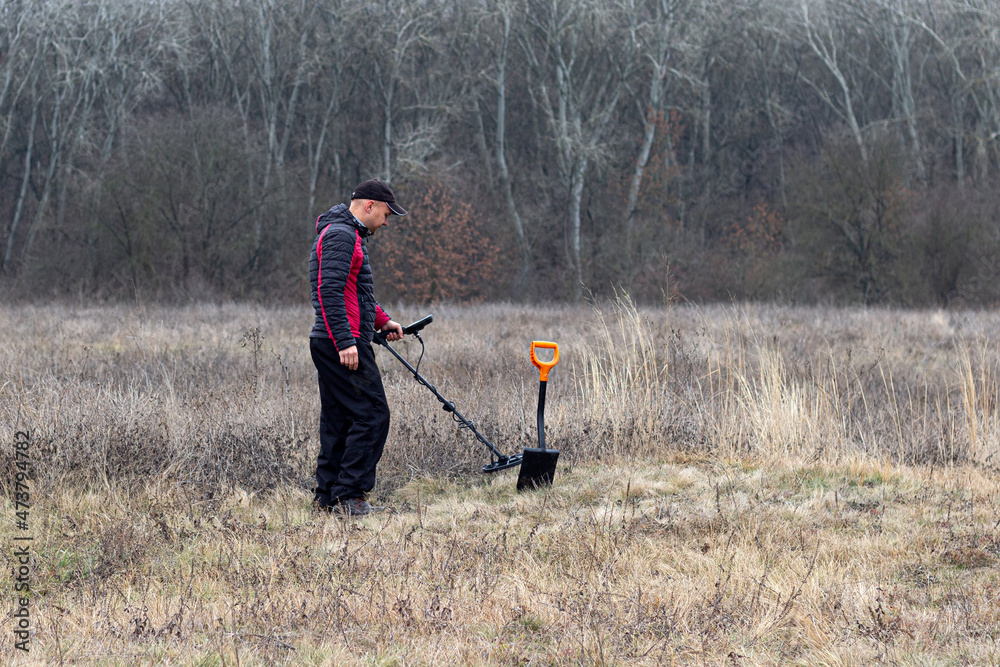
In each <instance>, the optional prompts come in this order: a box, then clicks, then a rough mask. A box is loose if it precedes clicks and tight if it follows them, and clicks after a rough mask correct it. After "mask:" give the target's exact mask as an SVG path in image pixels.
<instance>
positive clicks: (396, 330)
mask: <svg viewBox="0 0 1000 667" xmlns="http://www.w3.org/2000/svg"><path fill="white" fill-rule="evenodd" d="M379 332H388V334H387V335H386V337H385V339H386V340H402V339H403V325H402V324H400V323H399V322H394V321H392V320H389V321H388V322H386V323H385V325H384V326H383V327H382V328H381V329H379Z"/></svg>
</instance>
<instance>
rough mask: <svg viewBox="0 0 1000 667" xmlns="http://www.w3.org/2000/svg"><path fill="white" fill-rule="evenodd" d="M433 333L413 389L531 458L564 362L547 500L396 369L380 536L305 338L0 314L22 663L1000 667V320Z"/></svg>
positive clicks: (241, 328)
mask: <svg viewBox="0 0 1000 667" xmlns="http://www.w3.org/2000/svg"><path fill="white" fill-rule="evenodd" d="M390 312H391V313H392V314H393V315H394V316H395V317H396V319H397V320H400V321H403V322H408V321H411V320H414V319H416V318H417V317H419V316H420V315H423V314H425V313H424V312H422V311H419V310H416V309H412V308H402V307H397V308H392V309H390ZM433 312H434V315H435V318H436V321H435V323H434V324H432V325H431V326H430V327H429V328H428V329H426V330H425V333H424V338H425V341H426V343H427V350H426V355H425V356H424V359H423V363H422V365H421V371H422V372H424V373H425V374H426V376H427V377H428V379H429V380H430V381H431V382H432V383H434V384H435V385H436V386H437V387H438V388H439V389H440V390H441V392H442V393H443V394H444V395H445V396H447V397H448V398H450V399H452V400H454V401H455V402H456V403H457V404H458V407H459V409H460V410H462V411H463V412H464V413H465V414H466V416H468V417H470V418H472V419H474V420H475V421H476V422H477V424H478V425H479V426H480V428H481V429H482V430H483V431H484V432H485V433H486V435H487V436H488V437H490V438H491V439H492V440H493V441H494V442H496V443H497V445H498V446H499V447H500V448H501V449H503V450H506V451H508V452H511V453H514V452H516V451H519V450H520V449H521V448H523V447H524V446H526V445H531V444H532V443H533V442H534V439H535V437H536V435H535V428H534V421H535V420H534V416H535V407H536V397H537V378H538V375H537V371H536V370H535V369H534V367H533V366H531V364H530V361H529V360H528V343H529V342H530V341H531V340H532V339H548V340H555V341H557V342H559V344H560V352H561V358H562V361H561V363H560V365H559V366H558V367H557V368H556V369H555V370H554V371H553V373H552V376H551V377H550V382H549V384H550V385H551V386H550V387H549V394H548V402H547V410H546V424H547V434H548V438H547V440H548V443H549V445H550V446H554V447H557V448H559V449H560V451H561V456H560V466H559V469H558V472H557V475H556V480H555V484H554V486H553V487H552V488H551V489H549V490H546V491H537V492H532V493H525V494H517V493H516V492H515V491H514V480H515V478H516V471H508V472H504V473H500V474H497V475H495V476H490V477H484V476H482V475H481V474H479V473H478V472H477V471H478V468H479V467H480V466H482V465H483V464H484V463H485V462H486V461H487V458H486V456H485V454H484V452H483V450H482V448H481V447H480V446H478V445H477V444H476V443H475V442H474V441H473V439H472V438H471V437H469V434H468V433H466V432H460V431H457V430H456V428H455V424H454V423H453V422H452V421H451V419H450V417H449V416H448V415H447V414H446V413H444V412H443V411H442V410H441V409H440V406H439V405H438V403H437V402H436V400H435V399H434V397H433V396H432V395H431V394H430V393H429V392H427V391H426V390H425V389H424V388H422V387H420V386H418V385H417V384H416V383H415V382H414V381H413V379H412V377H411V376H410V375H409V374H408V373H406V371H405V370H404V369H403V368H402V367H401V366H400V365H399V364H398V363H397V362H396V361H395V360H394V359H392V358H391V357H390V356H389V355H388V354H387V353H386V352H385V351H379V352H377V354H378V355H379V358H380V361H381V362H382V365H383V377H384V381H385V384H386V390H387V393H388V395H389V400H390V403H391V404H392V406H393V425H392V430H391V432H390V436H389V444H388V445H387V450H386V455H385V458H384V459H383V463H382V465H381V467H380V480H379V484H378V486H377V488H376V490H375V493H374V495H375V498H376V500H377V501H378V502H379V503H382V504H385V505H386V506H387V507H388V511H386V512H384V513H381V514H378V515H374V516H372V517H367V518H363V519H355V520H343V519H338V518H334V517H329V516H326V515H320V514H317V513H315V512H313V511H312V510H311V509H310V508H309V501H310V499H311V493H310V487H311V480H310V475H311V471H312V470H311V469H312V465H313V463H314V460H315V455H316V450H317V446H318V445H317V420H318V395H317V391H316V387H315V373H314V370H313V368H312V363H311V361H310V359H309V354H308V345H307V341H306V338H305V336H306V335H307V332H308V329H309V326H310V324H311V319H312V314H311V312H310V310H309V308H308V307H306V308H287V309H267V308H263V307H257V306H247V305H220V306H209V305H204V306H192V307H185V308H167V307H149V308H134V307H133V308H129V307H125V306H121V307H113V306H107V307H93V308H90V307H79V308H74V307H70V306H59V307H49V308H42V307H36V306H18V307H4V308H0V428H2V429H3V430H4V431H3V432H2V433H0V441H2V443H3V445H2V446H3V452H4V458H3V461H4V463H3V468H2V469H0V471H2V474H0V484H2V485H3V492H4V504H3V513H2V517H0V521H2V523H0V536H2V540H3V545H4V551H3V554H4V555H3V559H4V568H5V569H6V570H8V571H10V572H12V574H13V575H15V576H13V577H12V579H11V582H10V584H9V585H5V586H4V587H3V596H4V605H5V607H4V608H5V610H10V611H9V612H5V613H6V616H5V618H6V620H5V624H4V631H3V634H2V636H0V664H4V665H7V664H17V665H27V664H38V665H43V664H44V665H57V664H100V665H144V664H170V665H206V666H207V665H213V666H220V667H221V666H223V665H227V666H228V665H272V664H288V665H439V664H445V665H448V664H456V665H671V664H696V665H784V664H795V665H868V664H894V665H951V664H954V665H986V664H1000V647H998V643H997V642H998V638H1000V566H998V556H1000V498H998V491H1000V487H998V482H1000V471H998V465H1000V460H998V459H1000V455H998V451H1000V430H998V429H1000V403H998V395H1000V351H998V350H997V349H996V345H995V343H996V341H997V340H998V338H1000V336H998V334H1000V314H996V313H992V312H942V311H920V312H916V311H903V310H876V309H868V310H862V309H830V308H788V307H778V306H728V307H726V306H712V307H706V308H701V309H699V308H694V307H686V306H685V307H674V308H670V309H669V310H668V309H666V308H661V309H643V308H635V307H633V306H632V305H631V304H630V303H629V302H628V301H627V299H622V300H619V301H618V302H615V303H607V304H601V305H599V306H596V307H588V306H580V307H568V306H556V307H549V308H546V307H527V306H513V305H489V306H469V307H458V306H439V307H436V308H434V309H433ZM397 348H398V349H399V350H400V351H402V352H404V353H405V354H407V355H408V356H409V357H411V359H413V360H415V358H416V357H417V356H419V353H420V346H419V344H418V343H416V342H413V341H409V340H408V341H407V342H404V343H400V344H398V345H397ZM17 431H25V432H30V435H31V438H30V441H26V440H24V439H23V438H20V439H19V438H18V437H17V436H16V432H17ZM16 442H21V443H26V444H22V445H21V447H22V448H23V449H22V451H25V452H26V453H27V454H28V455H29V456H30V458H31V460H32V462H33V469H32V471H31V474H30V475H29V476H28V478H27V479H25V477H24V475H22V476H21V478H20V479H21V481H22V484H26V485H27V486H28V488H29V489H30V497H31V498H30V499H31V508H30V510H28V511H27V514H26V515H22V516H21V517H18V515H17V513H16V512H17V509H18V508H17V507H15V499H16V498H17V495H16V494H17V493H18V480H19V477H18V473H19V472H22V473H23V472H25V471H24V470H23V466H22V469H20V470H19V468H18V465H17V463H18V461H19V459H17V458H16V453H17V450H16V444H15V443H16ZM21 460H23V459H21ZM22 490H23V487H22ZM22 519H23V520H25V521H26V522H27V530H26V531H25V530H22V529H21V528H20V527H19V526H18V521H19V520H22ZM26 535H30V536H31V537H33V538H34V539H33V540H32V541H30V542H26V541H19V540H17V539H16V538H18V537H24V536H26ZM24 544H28V549H29V551H30V558H29V559H28V560H29V561H30V562H29V565H28V570H29V572H30V586H31V593H30V601H29V606H28V612H29V614H30V625H31V643H30V652H29V653H24V652H23V651H19V650H17V649H16V648H15V642H16V641H17V637H16V636H15V634H14V630H15V629H16V623H17V619H16V618H15V617H14V616H13V614H14V613H15V611H16V610H17V609H18V608H19V604H18V594H16V593H15V591H14V583H15V581H16V576H17V575H18V573H19V572H21V570H20V563H19V562H18V558H17V557H16V556H15V553H16V550H17V549H19V548H23V546H22V545H24Z"/></svg>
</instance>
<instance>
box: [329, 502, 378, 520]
mask: <svg viewBox="0 0 1000 667" xmlns="http://www.w3.org/2000/svg"><path fill="white" fill-rule="evenodd" d="M333 511H334V512H335V513H337V514H342V515H344V516H365V515H366V514H371V513H373V512H381V511H382V508H381V507H372V506H371V505H369V504H368V501H367V500H365V499H364V498H344V499H343V500H341V501H340V502H339V503H337V504H336V505H334V507H333Z"/></svg>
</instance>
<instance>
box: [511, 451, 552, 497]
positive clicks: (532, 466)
mask: <svg viewBox="0 0 1000 667" xmlns="http://www.w3.org/2000/svg"><path fill="white" fill-rule="evenodd" d="M558 459H559V450H558V449H534V448H531V447H528V448H526V449H525V450H524V457H523V458H522V459H521V472H520V473H519V474H518V476H517V490H518V491H524V490H526V489H527V490H531V489H538V488H541V487H545V486H552V478H553V477H555V475H556V461H557V460H558Z"/></svg>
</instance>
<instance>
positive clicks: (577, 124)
mask: <svg viewBox="0 0 1000 667" xmlns="http://www.w3.org/2000/svg"><path fill="white" fill-rule="evenodd" d="M525 19H526V20H525V22H524V29H523V30H522V32H521V35H520V42H521V47H522V49H523V51H524V53H525V55H526V57H527V59H528V61H529V64H530V67H531V68H532V70H533V73H534V77H533V78H534V82H535V89H534V91H533V93H534V95H535V102H536V105H537V106H539V107H540V109H541V112H542V113H543V114H544V117H545V121H546V125H547V128H548V132H549V139H550V140H551V142H552V144H553V146H554V149H555V150H554V152H555V158H556V164H557V166H558V171H559V174H560V179H561V181H562V185H563V187H564V188H565V195H564V197H565V201H566V203H567V207H566V208H567V211H568V215H567V223H568V230H567V232H568V233H567V258H568V260H569V262H568V263H569V265H570V267H572V270H573V274H574V278H575V280H574V281H573V291H572V293H573V297H574V298H575V299H579V298H580V297H581V296H582V289H583V255H582V250H581V247H582V239H581V216H582V200H583V189H584V182H585V179H586V176H587V169H588V167H590V165H591V164H592V162H595V161H599V160H601V159H603V150H604V146H603V137H604V132H605V130H606V129H607V127H608V124H609V122H610V120H611V117H612V113H613V112H614V111H615V109H616V108H617V106H618V104H619V101H620V99H621V96H622V92H623V91H624V90H625V85H626V82H627V80H628V78H629V75H630V74H631V71H632V68H633V67H634V66H635V61H636V25H635V11H634V6H633V5H632V4H631V2H630V0H629V1H626V2H622V3H620V4H614V5H610V6H608V5H604V6H602V5H600V4H597V3H595V2H565V1H563V0H551V2H547V3H539V4H538V5H534V6H532V5H529V6H528V8H527V10H526V17H525ZM588 47H589V48H588Z"/></svg>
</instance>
